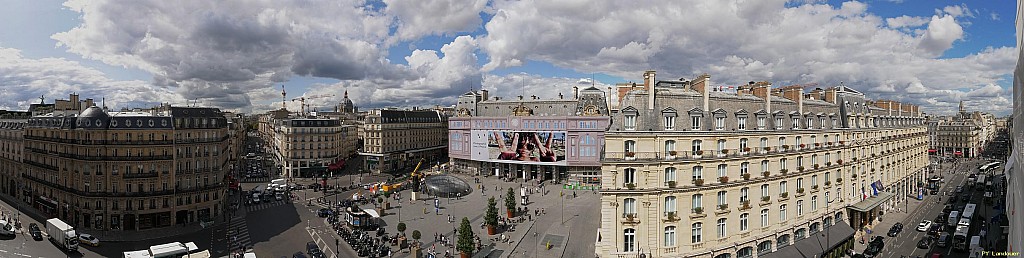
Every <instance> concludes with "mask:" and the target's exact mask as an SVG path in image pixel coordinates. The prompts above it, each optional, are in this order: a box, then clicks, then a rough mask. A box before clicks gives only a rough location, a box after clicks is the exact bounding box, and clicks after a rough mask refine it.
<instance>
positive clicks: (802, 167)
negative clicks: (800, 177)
mask: <svg viewBox="0 0 1024 258" xmlns="http://www.w3.org/2000/svg"><path fill="white" fill-rule="evenodd" d="M796 170H799V171H800V172H804V166H799V167H796Z"/></svg>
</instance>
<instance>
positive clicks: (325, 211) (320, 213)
mask: <svg viewBox="0 0 1024 258" xmlns="http://www.w3.org/2000/svg"><path fill="white" fill-rule="evenodd" d="M331 213H332V211H331V209H328V208H322V209H320V210H319V211H317V213H316V216H318V217H321V218H326V217H327V216H331Z"/></svg>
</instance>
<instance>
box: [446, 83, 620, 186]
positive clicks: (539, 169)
mask: <svg viewBox="0 0 1024 258" xmlns="http://www.w3.org/2000/svg"><path fill="white" fill-rule="evenodd" d="M488 94H489V93H488V91H487V90H481V91H470V92H467V93H465V94H463V95H461V96H459V98H458V104H457V105H456V107H455V108H456V110H455V112H456V117H452V118H451V119H449V120H448V143H449V148H448V155H449V156H450V157H451V164H452V167H453V169H455V170H457V171H462V172H467V173H471V174H477V175H481V174H483V175H493V176H503V177H509V178H521V179H526V180H533V179H541V180H556V181H564V182H568V183H571V184H574V185H587V186H596V185H599V184H600V180H601V176H600V175H601V151H602V150H603V149H604V131H605V130H607V128H608V122H609V118H608V102H607V98H606V97H605V94H604V92H602V91H601V90H600V89H597V88H594V87H590V88H587V89H583V90H582V91H580V90H578V88H577V87H573V96H572V98H566V97H564V96H562V94H559V96H558V97H557V98H552V99H544V98H541V97H538V96H530V97H529V98H527V99H524V96H518V97H517V98H514V99H507V100H505V99H501V98H500V97H493V99H491V98H489V97H490V96H489V95H488Z"/></svg>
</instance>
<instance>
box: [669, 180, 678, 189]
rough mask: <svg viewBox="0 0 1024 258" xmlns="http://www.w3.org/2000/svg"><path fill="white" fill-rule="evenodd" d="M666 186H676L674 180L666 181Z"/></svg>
mask: <svg viewBox="0 0 1024 258" xmlns="http://www.w3.org/2000/svg"><path fill="white" fill-rule="evenodd" d="M668 188H676V181H668Z"/></svg>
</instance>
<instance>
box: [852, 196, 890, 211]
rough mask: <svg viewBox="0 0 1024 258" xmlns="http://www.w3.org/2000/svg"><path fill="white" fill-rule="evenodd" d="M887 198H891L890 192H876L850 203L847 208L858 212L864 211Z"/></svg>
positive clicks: (876, 205) (880, 203)
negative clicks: (855, 202)
mask: <svg viewBox="0 0 1024 258" xmlns="http://www.w3.org/2000/svg"><path fill="white" fill-rule="evenodd" d="M889 199H892V193H887V192H878V195H875V196H871V197H868V198H867V199H864V200H863V201H860V202H858V203H857V204H854V205H850V207H849V208H850V209H851V210H855V211H859V212H866V211H869V210H871V209H874V208H875V207H878V205H882V202H885V201H888V200H889Z"/></svg>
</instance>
